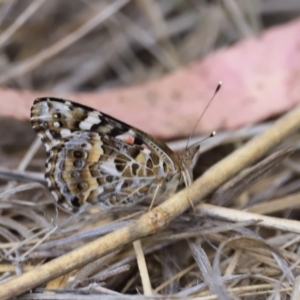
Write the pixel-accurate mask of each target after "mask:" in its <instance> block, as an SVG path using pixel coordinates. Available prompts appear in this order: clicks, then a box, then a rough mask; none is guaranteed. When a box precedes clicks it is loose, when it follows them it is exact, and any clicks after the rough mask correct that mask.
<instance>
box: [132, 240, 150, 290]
mask: <svg viewBox="0 0 300 300" xmlns="http://www.w3.org/2000/svg"><path fill="white" fill-rule="evenodd" d="M133 247H134V251H135V254H136V260H137V264H138V267H139V271H140V275H141V279H142V285H143V289H144V295H146V296H150V295H152V287H151V281H150V277H149V272H148V269H147V264H146V260H145V255H144V252H143V248H142V242H141V240H137V241H135V242H133Z"/></svg>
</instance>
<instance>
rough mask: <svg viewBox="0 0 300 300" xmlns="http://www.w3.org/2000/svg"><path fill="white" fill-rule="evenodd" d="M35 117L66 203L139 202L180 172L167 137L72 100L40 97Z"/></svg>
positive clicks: (53, 180)
mask: <svg viewBox="0 0 300 300" xmlns="http://www.w3.org/2000/svg"><path fill="white" fill-rule="evenodd" d="M31 123H32V126H33V128H34V129H35V130H36V131H37V133H38V134H39V136H40V137H41V139H42V141H43V142H44V144H45V146H46V151H47V155H48V159H47V162H46V179H47V183H48V186H49V188H50V190H51V193H52V194H53V196H54V198H55V199H56V200H57V201H58V202H60V203H66V204H67V206H73V207H79V206H81V205H83V204H84V203H85V202H89V203H95V202H96V203H101V204H102V205H103V206H106V207H109V206H112V205H116V204H131V203H136V202H138V201H141V200H143V199H144V198H145V197H146V196H148V195H150V196H151V195H152V194H153V193H154V190H155V189H156V187H157V185H160V186H161V188H162V190H164V185H166V183H167V181H169V180H171V179H173V177H174V175H176V174H178V169H179V167H178V161H177V160H176V159H175V155H174V153H173V152H172V151H171V150H170V149H169V148H168V147H167V146H166V145H165V144H164V143H163V142H161V141H157V140H155V139H154V138H152V137H151V136H149V135H148V134H146V133H144V132H142V131H140V130H138V129H135V128H133V127H130V126H129V125H127V124H125V123H122V122H120V121H118V120H116V119H114V118H112V117H110V116H108V115H106V114H103V113H101V112H99V111H96V110H93V109H91V108H89V107H86V106H83V105H80V104H77V103H74V102H71V101H69V100H63V99H56V98H40V99H37V100H35V102H34V105H33V107H32V110H31Z"/></svg>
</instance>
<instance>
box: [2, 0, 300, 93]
mask: <svg viewBox="0 0 300 300" xmlns="http://www.w3.org/2000/svg"><path fill="white" fill-rule="evenodd" d="M299 13H300V2H299V1H298V0H287V1H281V0H251V1H249V0H219V1H217V0H215V1H213V0H210V1H209V0H188V1H187V0H184V1H183V0H172V1H170V0H150V1H149V0H135V1H133V0H132V1H129V0H116V1H106V0H63V1H61V0H51V1H45V0H35V1H34V0H6V1H0V28H1V29H0V48H1V52H0V84H1V85H2V86H6V87H10V88H16V89H34V90H48V91H53V92H58V93H60V92H70V91H95V90H103V89H108V88H114V87H118V86H128V85H132V84H138V83H141V82H145V81H147V80H149V79H152V78H157V77H161V76H163V75H164V74H166V73H168V72H171V71H174V70H176V69H179V68H180V67H182V66H184V65H186V64H188V63H190V62H192V61H195V60H199V59H201V58H203V57H204V56H206V55H208V54H209V53H210V52H212V51H214V50H216V49H219V48H221V47H227V46H230V45H232V44H234V43H237V42H239V41H240V40H241V39H244V38H247V37H251V36H257V35H259V34H260V33H261V32H262V31H263V30H264V29H265V28H268V27H271V26H274V25H277V24H281V23H284V22H287V21H290V20H292V19H294V18H296V17H297V16H299ZM216 67H217V66H216Z"/></svg>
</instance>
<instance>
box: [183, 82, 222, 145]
mask: <svg viewBox="0 0 300 300" xmlns="http://www.w3.org/2000/svg"><path fill="white" fill-rule="evenodd" d="M221 87H222V81H220V82H219V83H218V85H217V87H216V90H215V92H214V94H213V95H212V97H211V99H210V100H209V102H208V103H207V104H206V106H205V108H204V110H203V112H202V114H201V116H200V117H199V119H198V120H197V122H196V124H195V126H194V128H193V130H192V133H191V134H190V136H189V139H188V141H187V144H186V150H187V149H188V148H189V143H190V141H191V138H192V136H193V135H194V133H195V130H196V128H197V127H198V125H199V122H200V121H201V119H202V117H203V115H204V114H205V112H206V110H207V109H208V107H209V105H210V104H211V102H212V101H213V100H214V98H215V96H216V95H217V93H218V92H219V90H220V89H221ZM214 135H216V132H215V131H213V132H212V133H211V134H210V135H209V136H207V137H205V138H204V139H203V140H201V142H203V141H204V140H206V139H208V138H210V137H212V136H214ZM197 144H198V142H197Z"/></svg>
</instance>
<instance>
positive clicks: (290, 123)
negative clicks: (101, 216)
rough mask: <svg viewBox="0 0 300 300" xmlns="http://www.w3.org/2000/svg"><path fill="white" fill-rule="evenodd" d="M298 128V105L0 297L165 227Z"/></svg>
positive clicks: (0, 288) (8, 286) (0, 291)
mask: <svg viewBox="0 0 300 300" xmlns="http://www.w3.org/2000/svg"><path fill="white" fill-rule="evenodd" d="M299 127H300V107H297V108H296V109H294V110H293V111H292V112H290V113H288V114H287V115H285V116H284V117H282V118H281V119H279V120H278V121H277V122H276V123H275V124H274V125H273V126H272V127H271V128H270V129H269V130H268V131H266V132H265V133H263V134H261V135H260V136H258V137H257V138H255V139H253V140H251V141H250V142H248V143H247V144H246V145H245V146H244V147H242V148H240V149H239V150H237V151H236V152H234V153H233V154H231V155H230V156H228V157H227V158H225V159H224V160H222V161H221V162H219V163H218V164H216V165H215V166H214V167H212V168H211V169H210V170H208V171H207V172H206V173H205V174H204V175H203V176H202V177H201V178H199V179H198V180H196V181H195V182H194V184H193V185H192V186H191V187H189V188H188V189H185V190H183V191H181V192H179V193H177V194H175V195H174V196H172V197H171V198H169V199H168V200H167V201H165V202H164V203H162V204H161V205H159V206H158V207H156V208H154V209H153V210H152V211H150V212H148V213H145V214H144V215H142V216H141V217H140V218H139V219H137V220H136V221H134V222H132V223H130V224H129V225H128V226H125V227H123V228H121V229H118V230H116V231H114V232H112V233H110V234H107V235H105V236H103V237H101V238H98V239H96V240H95V241H92V242H90V243H88V244H86V245H84V246H82V247H80V248H78V249H75V250H73V251H71V252H69V253H67V254H65V255H62V256H61V257H58V258H56V259H54V260H52V261H50V262H48V263H45V264H44V265H41V266H38V267H37V268H35V269H34V270H32V271H29V272H27V273H25V274H23V275H21V276H18V277H16V278H14V279H12V280H10V281H8V282H5V283H4V284H1V285H0V298H1V299H3V300H5V299H11V298H12V297H16V296H17V295H20V294H22V293H24V292H26V291H28V290H30V289H32V288H34V287H36V286H37V285H40V284H42V283H44V282H46V281H49V280H51V279H53V278H56V277H58V276H61V275H63V274H65V273H67V272H70V271H71V270H73V269H75V268H78V267H80V266H83V265H85V264H87V263H89V262H92V261H94V260H96V259H98V258H100V257H102V256H103V255H105V254H108V253H110V252H112V251H114V250H115V249H118V248H120V247H122V246H124V245H127V244H128V243H131V242H133V241H135V240H138V239H140V238H142V237H146V236H148V235H151V234H154V233H156V232H157V231H159V230H161V229H162V228H164V227H166V226H167V225H168V224H169V223H170V221H171V220H173V219H174V218H176V217H177V216H179V215H180V214H182V213H183V212H184V211H185V210H187V209H188V208H189V206H190V200H192V201H193V203H195V204H196V203H198V202H199V201H200V200H201V199H203V198H204V197H206V196H207V195H208V194H209V193H211V192H212V191H214V190H215V189H216V188H217V187H219V186H220V185H221V184H222V183H224V182H225V181H226V180H228V179H229V178H232V176H234V175H235V174H237V173H238V172H239V171H241V170H242V169H244V168H245V167H247V166H249V165H250V164H251V163H253V162H254V161H256V160H257V159H258V158H260V157H261V156H262V155H263V154H265V153H266V152H267V151H269V150H270V149H271V148H272V147H274V146H275V145H277V144H278V143H279V142H280V141H281V140H283V139H284V138H285V137H286V136H288V135H289V134H291V133H292V132H294V131H295V130H296V129H299ZM205 208H206V206H205V205H203V206H202V207H201V210H205ZM210 208H211V211H213V210H214V207H213V206H210ZM216 209H217V208H216ZM218 209H220V208H218ZM230 213H231V212H230ZM256 218H260V216H256ZM294 223H295V228H296V224H297V227H298V228H297V232H299V228H300V223H299V222H296V221H294ZM285 230H286V231H289V230H290V227H289V226H286V227H285ZM295 230H296V229H295Z"/></svg>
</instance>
